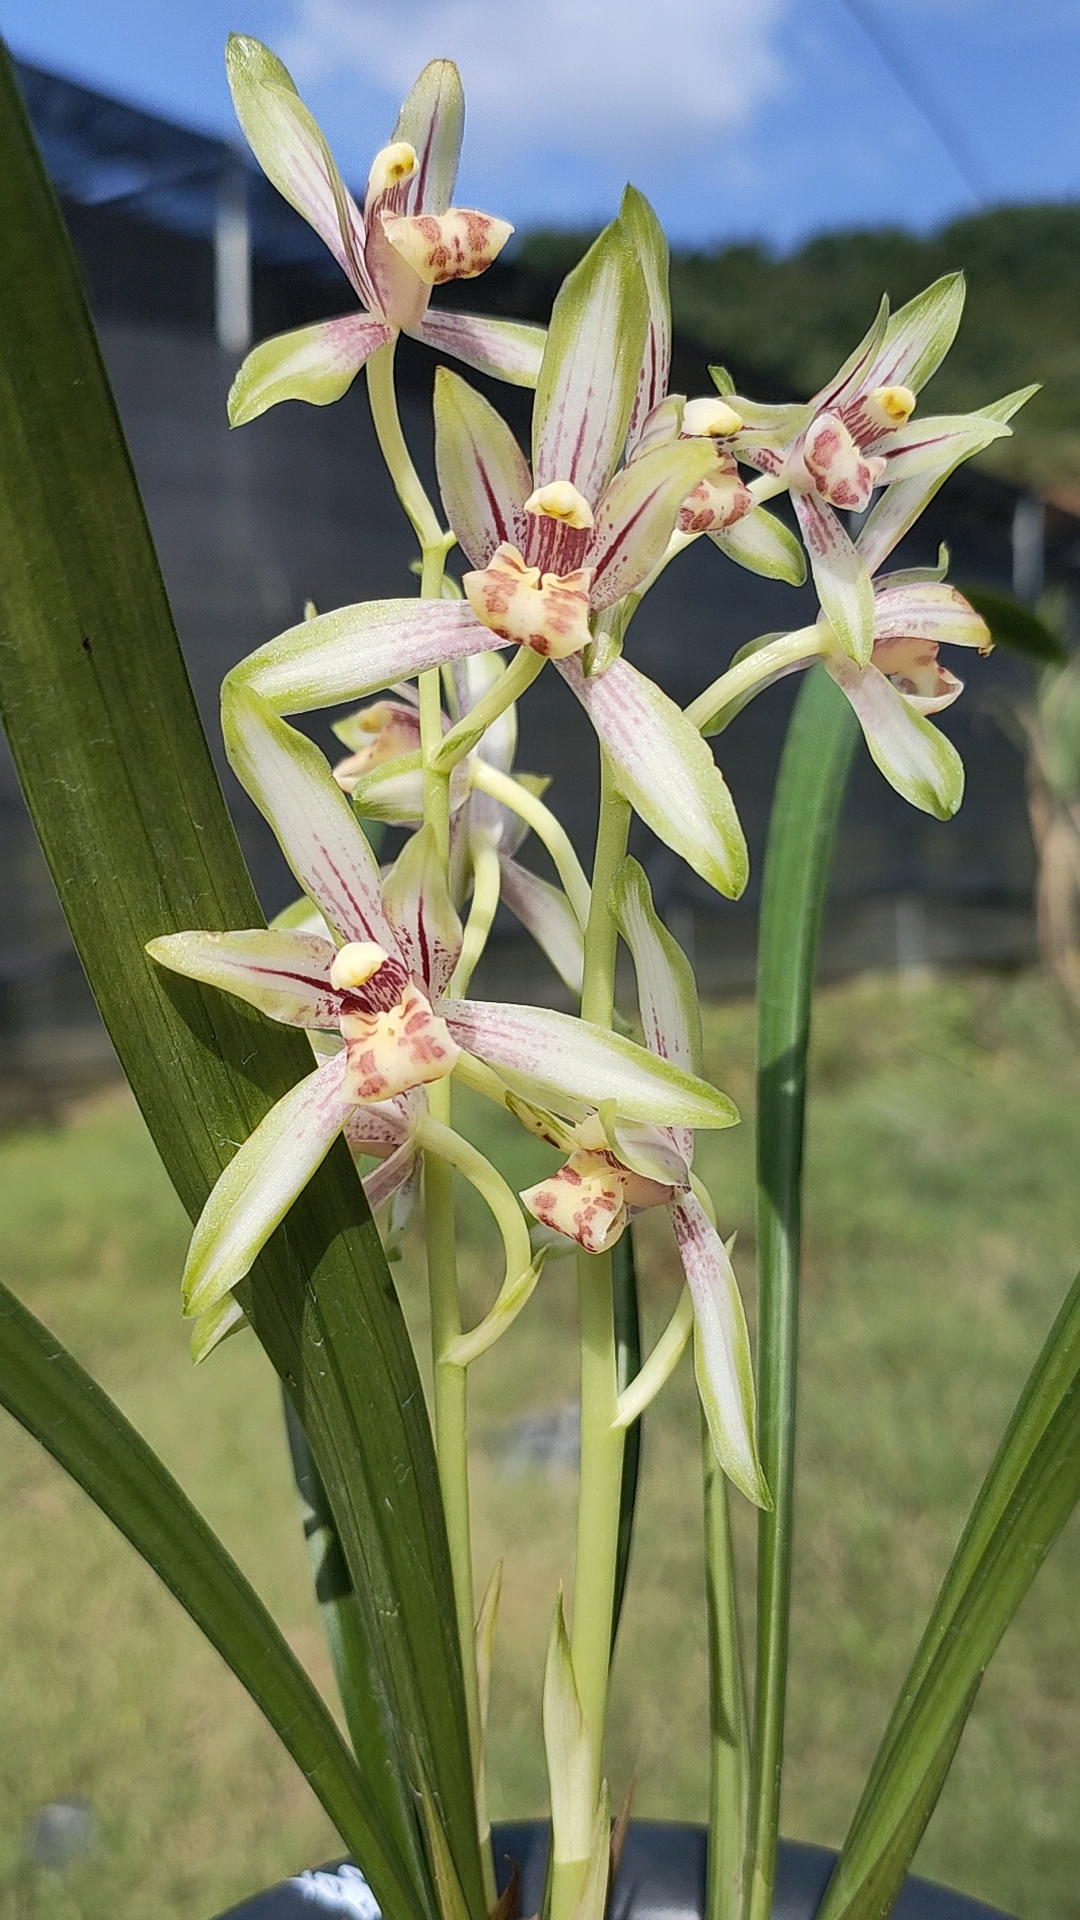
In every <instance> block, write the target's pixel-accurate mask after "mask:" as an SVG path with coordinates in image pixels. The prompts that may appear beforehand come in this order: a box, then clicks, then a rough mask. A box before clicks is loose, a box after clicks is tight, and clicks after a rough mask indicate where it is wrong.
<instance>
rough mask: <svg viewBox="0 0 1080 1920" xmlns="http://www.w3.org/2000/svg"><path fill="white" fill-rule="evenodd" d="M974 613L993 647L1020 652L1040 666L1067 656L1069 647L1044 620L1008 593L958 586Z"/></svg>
mask: <svg viewBox="0 0 1080 1920" xmlns="http://www.w3.org/2000/svg"><path fill="white" fill-rule="evenodd" d="M959 591H960V592H961V593H962V594H963V596H964V599H965V600H967V601H968V602H969V603H970V604H971V606H973V607H974V609H975V611H976V613H977V614H980V615H981V616H982V618H983V619H984V620H985V621H986V624H987V626H988V627H989V629H990V632H991V635H992V637H993V641H994V645H995V647H1003V648H1004V649H1005V651H1006V653H1019V654H1020V655H1022V657H1023V658H1024V659H1025V660H1030V661H1032V662H1033V663H1034V664H1035V665H1036V666H1040V667H1057V666H1061V665H1063V664H1064V662H1065V661H1066V660H1068V658H1069V649H1068V647H1067V646H1066V645H1065V644H1064V642H1063V640H1062V639H1061V638H1060V636H1059V635H1058V634H1056V633H1055V632H1054V630H1053V628H1052V627H1048V626H1047V624H1046V622H1045V620H1040V619H1039V616H1038V614H1037V613H1032V611H1031V608H1030V607H1026V606H1025V605H1024V602H1023V601H1022V600H1017V599H1016V598H1015V597H1014V596H1013V595H1012V594H1011V593H992V592H991V591H990V589H989V588H988V587H967V586H965V587H961V588H960V589H959Z"/></svg>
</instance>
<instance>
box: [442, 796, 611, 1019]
mask: <svg viewBox="0 0 1080 1920" xmlns="http://www.w3.org/2000/svg"><path fill="white" fill-rule="evenodd" d="M469 772H470V784H471V785H472V786H474V787H476V788H478V790H479V791H480V792H481V793H486V794H488V795H490V797H491V799H492V800H498V801H500V802H501V804H502V805H503V806H504V807H509V808H510V810H511V812H512V813H516V814H518V815H519V817H520V818H521V819H522V820H524V821H525V822H526V823H527V825H528V826H530V827H531V828H532V830H533V832H534V833H535V835H536V837H537V839H538V840H540V841H542V842H543V845H544V846H545V847H546V848H547V851H548V853H550V855H551V858H552V862H553V864H554V867H555V871H556V873H557V874H558V876H559V879H560V880H561V881H562V884H563V891H564V893H565V894H566V897H567V899H568V900H569V902H570V905H571V907H572V908H573V910H574V915H575V918H576V919H577V921H578V922H579V924H580V925H581V926H583V927H587V926H588V924H589V900H590V891H589V882H588V881H587V879H586V878H585V874H584V872H583V871H582V866H581V861H580V860H579V859H578V857H577V854H576V853H575V852H574V848H573V844H572V842H571V839H570V836H569V834H568V833H567V831H566V828H565V827H564V826H563V824H562V821H561V820H556V818H555V815H554V814H553V813H552V811H551V808H550V807H545V805H544V803H543V801H542V800H541V799H540V798H539V796H538V795H537V794H535V793H530V792H529V789H528V787H523V786H522V784H521V782H520V780H514V779H511V777H510V775H509V774H508V773H501V772H500V770H499V768H498V767H493V766H491V765H490V764H489V762H488V761H487V760H480V759H476V760H474V761H473V763H472V766H471V768H470V770H469ZM620 857H621V856H620ZM616 865H618V862H616ZM613 991H614V988H613ZM598 1024H600V1025H601V1026H610V1025H611V1015H610V1013H609V1014H608V1016H607V1019H606V1020H601V1021H600V1022H599V1023H598Z"/></svg>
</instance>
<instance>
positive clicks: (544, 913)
mask: <svg viewBox="0 0 1080 1920" xmlns="http://www.w3.org/2000/svg"><path fill="white" fill-rule="evenodd" d="M499 865H500V868H501V870H502V896H501V897H502V899H503V900H504V901H505V902H506V905H507V906H508V907H509V908H510V911H511V913H514V914H516V916H517V918H518V919H519V920H520V921H521V924H522V926H523V927H524V928H525V931H526V933H531V935H532V937H533V939H534V940H535V941H536V944H537V946H538V947H539V948H540V951H541V953H543V954H545V955H546V956H547V958H548V959H549V960H550V961H551V964H552V966H553V967H554V969H555V971H556V973H557V974H558V976H559V978H560V980H561V981H562V982H563V984H564V986H567V987H569V989H570V992H571V993H572V994H573V995H574V996H575V998H577V999H580V998H581V983H582V977H583V974H584V968H585V939H584V935H583V934H582V931H581V925H580V922H579V921H578V917H577V914H576V913H575V912H574V909H573V907H572V906H571V905H570V902H569V900H568V899H567V897H566V895H565V893H564V892H563V891H562V888H561V887H553V886H552V885H551V882H550V881H548V880H541V878H540V876H539V874H536V873H533V872H532V871H531V870H530V868H528V867H523V866H522V865H521V862H520V861H518V860H511V859H509V858H508V857H507V856H505V855H504V856H503V857H502V858H501V859H500V862H499Z"/></svg>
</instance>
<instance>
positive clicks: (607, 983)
mask: <svg viewBox="0 0 1080 1920" xmlns="http://www.w3.org/2000/svg"><path fill="white" fill-rule="evenodd" d="M629 830H630V807H629V804H628V802H627V801H626V800H624V799H623V797H622V795H621V794H620V793H619V792H618V791H617V789H616V787H615V784H614V780H613V778H612V771H611V766H610V763H609V761H608V759H607V756H606V754H604V753H603V750H601V776H600V822H599V828H598V831H597V839H596V858H595V861H594V865H593V887H592V898H591V904H590V908H589V917H588V922H587V925H586V928H585V971H584V982H583V989H582V1001H581V1014H582V1018H583V1019H584V1020H591V1021H593V1022H594V1023H595V1024H596V1025H597V1026H603V1027H610V1026H611V1022H612V1015H613V1013H614V1009H615V955H616V949H617V944H618V934H617V929H616V926H615V922H614V920H613V919H612V917H611V914H610V912H609V910H608V894H609V892H610V890H611V885H612V882H613V880H614V878H615V874H616V872H617V871H618V868H619V866H620V864H621V862H622V860H623V858H624V856H625V853H626V842H627V836H628V834H629ZM578 1301H579V1312H580V1320H581V1481H580V1491H579V1496H578V1524H577V1557H576V1570H575V1575H574V1618H573V1628H572V1631H571V1637H570V1650H571V1656H572V1659H573V1665H574V1678H575V1682H576V1685H577V1691H578V1698H579V1700H580V1702H581V1710H582V1715H583V1717H584V1722H585V1728H586V1732H587V1736H588V1742H589V1771H588V1780H587V1785H586V1788H585V1791H586V1792H587V1793H588V1796H589V1804H588V1808H587V1813H588V1816H589V1818H590V1819H591V1817H592V1815H593V1813H594V1811H595V1808H596V1806H597V1804H598V1801H599V1795H600V1777H601V1766H602V1756H603V1742H604V1717H605V1713H606V1710H607V1691H608V1669H609V1665H610V1661H611V1623H612V1617H613V1613H614V1600H615V1580H616V1569H617V1565H618V1549H619V1508H620V1494H621V1487H622V1469H623V1449H624V1445H625V1440H626V1435H625V1432H624V1430H623V1429H622V1428H621V1427H617V1426H616V1425H615V1424H614V1422H615V1420H616V1419H617V1416H618V1410H619V1409H618V1401H619V1386H618V1355H617V1346H616V1338H615V1317H614V1302H613V1294H612V1281H611V1255H610V1254H609V1253H607V1254H587V1253H579V1254H578ZM586 1866H587V1863H586V1862H584V1861H583V1862H582V1863H581V1880H582V1881H583V1880H584V1875H585V1871H586ZM575 1886H576V1877H575V1876H570V1878H569V1879H567V1878H566V1876H562V1877H561V1878H560V1879H559V1880H558V1881H556V1883H555V1884H554V1885H553V1888H552V1920H567V1912H568V1910H570V1909H571V1907H572V1905H573V1904H574V1902H575V1901H576V1892H575ZM577 1891H580V1888H579V1887H578V1888H577Z"/></svg>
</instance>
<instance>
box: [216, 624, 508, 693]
mask: <svg viewBox="0 0 1080 1920" xmlns="http://www.w3.org/2000/svg"><path fill="white" fill-rule="evenodd" d="M491 640H492V636H491V633H490V631H489V629H488V628H487V627H482V626H481V625H480V622H479V620H478V619H477V618H476V615H475V614H474V612H473V610H472V608H471V607H470V606H467V605H466V603H465V602H464V601H462V600H365V601H362V602H361V603H360V604H359V605H357V606H353V607H338V608H337V609H336V611H335V612H333V613H320V614H317V615H316V616H315V618H314V619H313V620H302V621H301V622H300V624H299V626H296V627H290V628H289V629H288V631H287V632H285V633H281V634H279V635H278V637H277V639H276V640H268V641H267V643H266V645H265V646H264V647H259V648H258V649H257V651H256V652H255V653H251V654H249V655H248V657H247V659H246V660H242V661H241V662H240V664H239V666H237V667H234V668H233V670H232V672H231V674H230V675H229V677H228V679H227V680H226V682H225V686H226V688H230V687H232V688H239V687H243V688H246V689H248V690H249V691H250V692H252V693H254V694H257V695H258V696H259V698H260V699H261V700H263V701H265V702H266V704H267V705H268V706H269V707H271V708H272V709H273V710H274V712H275V713H309V712H310V711H311V709H312V708H313V707H332V706H335V705H337V703H338V702H339V701H344V700H359V699H361V698H362V697H363V696H364V695H365V694H369V693H377V692H379V690H380V689H381V688H382V687H392V686H394V684H395V683H396V682H397V681H398V680H411V679H412V678H413V676H414V675H415V674H418V673H423V672H424V671H425V669H426V668H428V667H439V666H442V665H443V664H444V663H445V662H446V661H449V660H459V659H461V658H462V657H463V656H464V655H466V654H471V653H487V652H490V650H491Z"/></svg>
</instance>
